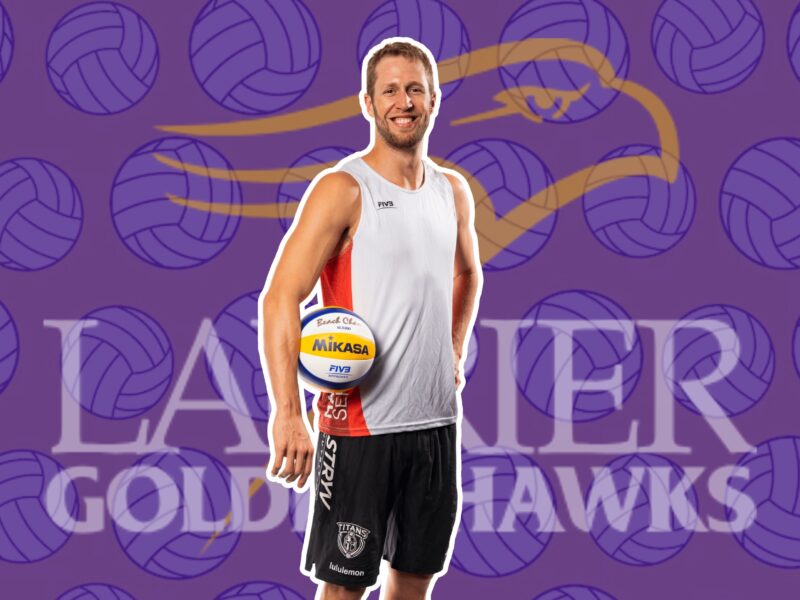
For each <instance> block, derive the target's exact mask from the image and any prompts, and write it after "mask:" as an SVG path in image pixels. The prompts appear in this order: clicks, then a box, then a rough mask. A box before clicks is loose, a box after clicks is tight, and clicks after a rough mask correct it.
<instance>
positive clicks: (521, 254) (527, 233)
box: [447, 139, 558, 270]
mask: <svg viewBox="0 0 800 600" xmlns="http://www.w3.org/2000/svg"><path fill="white" fill-rule="evenodd" d="M447 160H448V161H449V162H450V163H453V164H454V165H456V166H457V167H458V168H459V169H460V170H462V169H463V172H465V173H467V174H468V175H469V176H468V177H467V183H468V184H469V186H470V189H472V190H474V192H473V196H474V198H475V204H476V206H477V205H480V204H485V203H488V202H491V204H492V208H493V209H494V213H495V215H496V216H497V217H501V216H503V215H505V214H506V213H507V212H509V211H510V210H512V209H514V208H516V207H517V206H519V205H520V204H522V203H523V202H526V201H527V200H528V198H530V197H531V196H533V195H534V194H538V193H539V192H542V191H543V190H547V189H548V188H549V186H550V185H552V183H553V176H552V175H551V174H550V171H548V170H547V167H546V166H545V164H544V163H543V162H542V161H541V160H540V159H539V158H538V157H537V156H536V155H535V154H534V153H533V152H531V151H530V150H528V149H527V148H525V147H524V146H522V145H520V144H517V143H515V142H512V141H510V140H502V139H483V140H477V141H474V142H470V143H469V144H465V145H463V146H461V147H459V148H456V149H455V150H453V152H451V153H450V154H449V155H448V156H447ZM476 183H477V184H478V185H477V186H476V185H475V184H476ZM541 205H542V206H543V207H544V208H545V209H549V210H552V211H553V212H552V214H550V215H548V216H547V217H546V218H544V219H543V220H542V221H540V222H539V223H537V224H536V226H535V227H533V228H531V229H526V228H524V227H521V226H519V225H517V224H514V225H516V227H517V229H518V230H519V231H520V236H519V237H518V238H517V239H516V240H514V242H512V243H511V244H510V245H509V246H508V247H506V248H503V249H502V250H501V251H500V253H499V254H498V255H497V256H495V257H494V258H492V259H491V260H490V261H489V262H488V263H486V264H485V265H484V266H483V268H484V270H503V269H510V268H512V267H516V266H518V265H521V264H522V263H524V262H525V261H527V260H528V259H530V258H532V257H533V256H534V255H536V253H537V252H539V250H541V249H542V247H543V246H544V245H545V244H546V243H547V240H548V239H550V236H551V235H552V233H553V230H554V228H555V225H556V220H557V215H558V213H557V212H555V209H556V208H557V207H558V197H557V195H556V193H555V191H552V190H550V191H548V192H547V193H546V194H545V196H544V198H543V200H542V202H541Z"/></svg>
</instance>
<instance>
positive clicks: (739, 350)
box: [664, 305, 775, 416]
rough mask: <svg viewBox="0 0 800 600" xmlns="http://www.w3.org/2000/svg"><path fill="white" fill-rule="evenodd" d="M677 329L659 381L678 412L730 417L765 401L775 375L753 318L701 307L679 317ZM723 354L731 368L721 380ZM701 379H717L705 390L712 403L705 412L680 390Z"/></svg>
mask: <svg viewBox="0 0 800 600" xmlns="http://www.w3.org/2000/svg"><path fill="white" fill-rule="evenodd" d="M701 322H702V323H701ZM701 324H702V325H703V327H699V325H701ZM726 328H727V330H726ZM676 329H677V330H676V331H674V334H673V336H672V340H673V344H674V346H673V349H672V353H671V354H670V353H668V352H667V351H666V349H665V352H664V361H665V363H666V367H665V370H664V376H665V378H666V379H667V381H669V382H670V383H671V384H672V385H673V393H674V394H675V397H676V398H677V400H678V401H679V402H680V403H681V405H682V406H684V407H686V408H688V409H689V410H691V411H693V412H695V413H697V414H706V415H708V416H717V415H718V414H719V412H721V413H722V414H726V415H729V416H730V415H738V414H740V413H743V412H744V411H746V410H748V409H750V408H752V407H753V406H754V405H755V404H756V403H757V402H758V401H759V400H761V398H763V397H764V394H766V392H767V389H768V388H769V384H770V383H771V382H772V376H773V374H774V373H775V350H774V348H773V346H772V341H771V340H770V339H769V334H768V333H767V331H766V330H765V329H764V326H763V325H762V324H761V323H759V322H758V319H756V318H755V317H754V316H753V315H751V314H748V313H747V312H745V311H743V310H742V309H740V308H736V307H734V306H720V305H711V306H704V307H701V308H698V309H697V310H693V311H692V312H690V313H689V314H688V315H686V316H684V317H683V318H682V319H681V324H680V325H679V326H678V327H677V328H676ZM709 329H711V330H712V331H713V333H712V331H709ZM729 331H732V332H733V333H734V335H729ZM734 336H735V337H734ZM720 338H722V339H720ZM723 354H727V355H728V358H729V359H730V361H731V363H732V364H733V365H734V367H733V369H732V370H731V372H730V373H729V374H727V375H725V376H724V377H723V376H722V374H721V373H720V371H719V369H720V368H721V365H722V363H723V362H724V361H723V358H722V357H723ZM722 368H726V367H722ZM726 369H727V368H726ZM706 377H714V378H715V379H717V381H716V382H715V383H712V384H710V385H709V386H708V387H707V388H706V389H707V390H708V393H709V394H710V395H711V397H712V400H713V406H711V407H709V409H708V410H704V409H703V408H701V407H700V406H697V404H696V401H695V400H693V399H692V398H690V396H689V394H688V393H687V391H686V390H685V389H684V387H683V385H682V382H684V381H689V380H698V379H703V378H706ZM717 407H718V408H719V411H717V410H716V408H717Z"/></svg>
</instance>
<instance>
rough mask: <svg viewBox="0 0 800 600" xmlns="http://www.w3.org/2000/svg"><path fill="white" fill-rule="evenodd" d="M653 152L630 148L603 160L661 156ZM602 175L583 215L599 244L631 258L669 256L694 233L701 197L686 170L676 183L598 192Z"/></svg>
mask: <svg viewBox="0 0 800 600" xmlns="http://www.w3.org/2000/svg"><path fill="white" fill-rule="evenodd" d="M658 155H659V150H658V148H655V147H653V146H639V145H636V146H627V147H625V148H619V149H617V150H615V151H613V152H611V153H609V154H607V155H606V156H604V157H603V159H602V162H605V161H607V160H613V159H615V158H622V157H626V156H658ZM598 177H599V176H598V175H597V171H594V172H593V173H592V176H590V177H589V180H588V181H587V187H589V186H590V187H592V188H594V189H591V190H590V191H588V192H587V193H586V194H584V196H583V214H584V216H585V217H586V223H587V225H589V228H590V229H591V230H592V233H593V234H594V236H595V238H597V241H598V242H600V243H601V244H603V246H605V247H606V248H608V249H609V250H611V251H613V252H616V253H617V254H621V255H623V256H629V257H631V258H648V257H651V256H657V255H659V254H661V253H663V252H666V251H667V250H669V249H670V248H672V247H673V246H675V245H676V244H677V243H678V242H680V241H681V239H682V238H683V236H684V235H685V234H686V232H687V231H688V230H689V227H690V226H691V224H692V219H693V218H694V212H695V203H696V201H695V191H694V184H693V183H692V178H691V176H690V175H689V172H688V171H687V170H686V167H684V166H683V165H680V166H679V167H678V174H677V177H676V179H675V181H673V182H668V181H664V180H663V179H660V178H658V177H648V176H645V175H639V176H635V177H626V178H625V179H621V180H619V181H614V182H611V183H607V184H605V185H602V186H601V187H596V188H595V187H594V186H596V185H597V184H598V183H600V182H599V179H598Z"/></svg>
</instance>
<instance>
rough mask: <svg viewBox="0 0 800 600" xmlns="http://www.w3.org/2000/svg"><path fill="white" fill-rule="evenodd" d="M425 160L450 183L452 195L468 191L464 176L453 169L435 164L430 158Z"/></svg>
mask: <svg viewBox="0 0 800 600" xmlns="http://www.w3.org/2000/svg"><path fill="white" fill-rule="evenodd" d="M426 160H427V161H428V164H429V165H430V166H431V168H432V169H433V170H434V171H435V172H437V173H439V174H440V175H442V176H444V178H445V179H447V181H449V182H450V186H451V187H452V188H453V192H454V193H459V192H464V191H465V190H468V189H469V186H468V184H467V181H466V179H464V176H463V175H462V174H461V173H459V172H458V171H456V170H455V169H449V168H447V167H444V166H442V165H440V164H438V163H436V161H434V160H432V159H431V158H427V159H426Z"/></svg>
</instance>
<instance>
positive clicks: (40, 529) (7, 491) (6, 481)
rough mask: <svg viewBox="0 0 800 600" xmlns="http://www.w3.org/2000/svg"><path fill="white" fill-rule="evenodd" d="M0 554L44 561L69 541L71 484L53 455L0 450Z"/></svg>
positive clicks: (73, 502) (74, 503) (74, 507)
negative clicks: (0, 534)
mask: <svg viewBox="0 0 800 600" xmlns="http://www.w3.org/2000/svg"><path fill="white" fill-rule="evenodd" d="M0 474H2V479H0V530H1V531H2V536H0V559H2V560H4V561H8V562H11V563H17V564H25V563H32V562H37V561H40V560H44V559H45V558H48V557H49V556H51V555H53V554H54V553H55V552H58V550H59V549H61V547H62V546H63V545H64V544H65V543H66V542H67V540H69V538H70V535H71V534H72V530H73V528H74V520H75V519H76V518H77V516H78V507H79V499H78V494H77V491H76V489H75V485H74V484H73V482H72V481H70V479H69V476H66V475H65V474H64V468H63V467H62V466H61V465H60V464H59V463H58V462H57V461H56V460H54V459H53V458H51V457H50V456H47V455H46V454H43V453H41V452H37V451H35V450H12V451H10V452H4V453H2V454H0Z"/></svg>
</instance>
